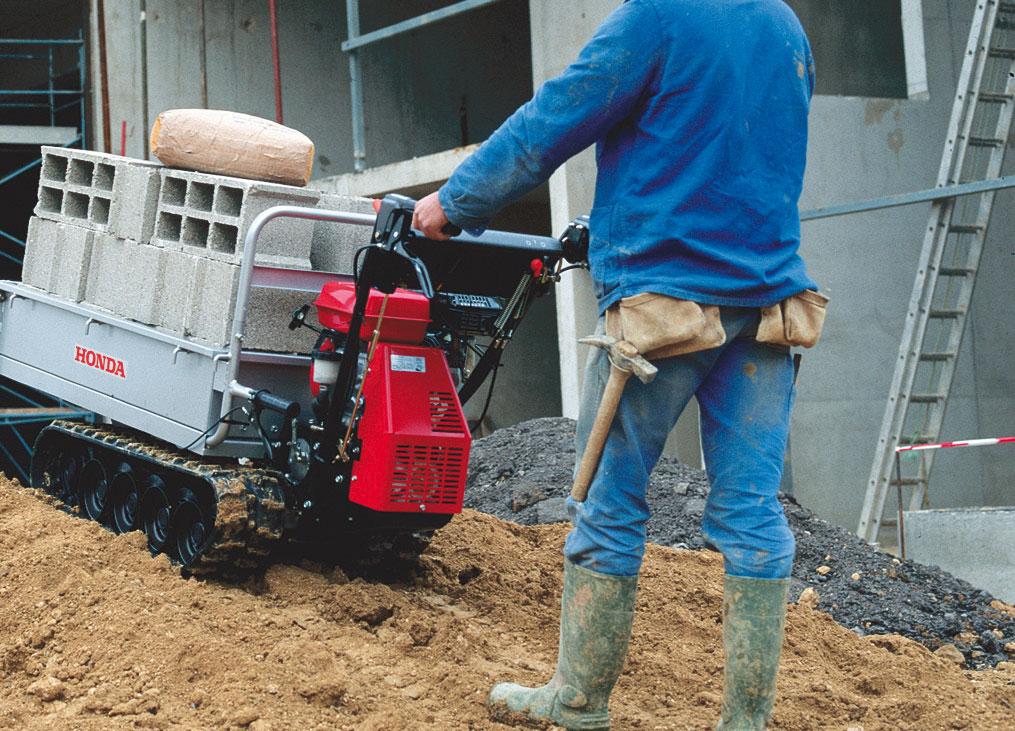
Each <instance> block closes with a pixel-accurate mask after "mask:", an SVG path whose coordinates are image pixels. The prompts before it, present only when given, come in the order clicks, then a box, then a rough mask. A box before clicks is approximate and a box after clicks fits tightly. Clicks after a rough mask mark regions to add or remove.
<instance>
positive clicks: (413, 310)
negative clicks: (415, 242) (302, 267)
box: [314, 282, 430, 343]
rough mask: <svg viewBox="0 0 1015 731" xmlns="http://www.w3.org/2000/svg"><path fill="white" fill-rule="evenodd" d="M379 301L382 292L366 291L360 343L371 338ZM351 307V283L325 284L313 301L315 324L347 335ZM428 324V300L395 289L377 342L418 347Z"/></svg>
mask: <svg viewBox="0 0 1015 731" xmlns="http://www.w3.org/2000/svg"><path fill="white" fill-rule="evenodd" d="M383 300H384V294H383V293H382V292H378V291H377V290H371V291H370V297H369V298H368V299H367V306H366V311H365V312H364V313H363V326H362V327H361V328H360V331H359V336H360V340H369V339H370V338H372V337H373V334H374V328H375V327H376V326H377V315H378V314H379V313H380V311H381V302H382V301H383ZM355 304H356V285H355V284H353V283H352V282H328V283H327V284H325V285H324V287H323V288H321V294H320V295H318V297H317V299H316V300H315V301H314V305H315V306H316V307H317V319H318V321H320V323H321V324H322V325H324V327H327V328H330V329H332V330H338V331H339V332H342V333H348V332H349V321H350V320H351V319H352V310H353V307H354V306H355ZM429 323H430V300H428V299H427V298H426V296H425V295H423V294H421V293H419V292H411V291H409V290H407V289H396V290H395V291H394V292H392V293H391V295H390V296H389V297H388V306H387V307H386V308H385V310H384V322H383V323H382V324H381V340H382V341H384V342H388V343H421V342H423V336H424V335H426V326H427V325H428V324H429Z"/></svg>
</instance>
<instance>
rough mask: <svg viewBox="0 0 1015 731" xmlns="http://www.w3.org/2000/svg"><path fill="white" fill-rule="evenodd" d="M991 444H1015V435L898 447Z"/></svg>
mask: <svg viewBox="0 0 1015 731" xmlns="http://www.w3.org/2000/svg"><path fill="white" fill-rule="evenodd" d="M991 444H1015V437H996V438H994V439H965V440H963V441H960V442H941V443H940V444H909V445H906V446H905V447H896V448H895V451H896V453H898V452H918V451H920V450H923V449H948V448H950V447H987V446H990V445H991Z"/></svg>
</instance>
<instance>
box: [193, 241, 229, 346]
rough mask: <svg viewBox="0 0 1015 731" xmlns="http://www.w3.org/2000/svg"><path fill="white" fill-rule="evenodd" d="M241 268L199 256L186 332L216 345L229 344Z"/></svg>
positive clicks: (195, 268) (195, 269)
mask: <svg viewBox="0 0 1015 731" xmlns="http://www.w3.org/2000/svg"><path fill="white" fill-rule="evenodd" d="M239 280H240V268H239V267H238V266H236V265H235V264H230V263H229V262H225V261H215V260H213V259H207V258H204V257H198V258H197V262H196V265H195V267H194V279H193V287H192V289H191V296H190V303H189V306H188V312H187V320H186V324H185V328H186V334H187V335H189V336H192V337H195V338H198V339H200V340H204V341H207V342H208V343H211V344H213V345H228V344H229V339H230V336H231V335H232V332H231V330H232V328H231V324H232V319H233V307H234V306H235V304H236V290H237V287H238V285H239Z"/></svg>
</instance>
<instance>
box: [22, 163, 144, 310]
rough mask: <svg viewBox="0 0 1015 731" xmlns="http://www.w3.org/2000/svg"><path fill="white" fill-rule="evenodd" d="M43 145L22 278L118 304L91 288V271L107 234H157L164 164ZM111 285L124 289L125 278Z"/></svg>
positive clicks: (139, 236)
mask: <svg viewBox="0 0 1015 731" xmlns="http://www.w3.org/2000/svg"><path fill="white" fill-rule="evenodd" d="M42 152H43V157H42V170H41V172H40V175H39V201H38V204H37V205H36V207H35V217H34V218H32V220H31V221H29V226H28V241H27V246H26V250H25V262H24V273H23V275H22V278H23V279H24V281H25V283H26V284H30V285H32V286H35V287H39V288H40V289H44V290H46V291H48V292H52V293H53V294H56V295H59V296H61V297H66V298H67V299H70V300H73V301H75V302H81V301H84V300H88V301H89V302H91V303H92V304H96V305H99V306H101V307H107V308H108V309H112V308H111V307H109V306H110V305H111V304H114V303H113V302H112V300H109V299H103V298H102V297H99V290H98V289H96V288H95V287H94V286H93V287H91V288H90V287H89V285H90V284H93V282H92V281H91V279H90V278H91V276H92V275H93V274H94V272H95V271H96V260H103V259H104V258H106V257H103V256H102V253H103V252H104V251H105V248H106V243H107V241H110V240H120V239H123V240H126V239H131V240H135V241H138V240H146V239H147V238H149V237H150V236H151V232H152V228H153V226H154V222H155V201H156V200H157V199H158V191H159V184H160V181H159V166H158V165H155V164H152V163H148V162H144V161H142V160H128V159H127V158H121V157H116V156H113V155H102V154H99V153H92V152H83V151H79V150H66V149H63V148H50V147H44V148H43V150H42ZM89 289H91V291H89ZM113 289H123V281H122V280H121V281H120V282H117V283H116V286H115V287H113ZM97 297H99V299H102V301H96V298H97Z"/></svg>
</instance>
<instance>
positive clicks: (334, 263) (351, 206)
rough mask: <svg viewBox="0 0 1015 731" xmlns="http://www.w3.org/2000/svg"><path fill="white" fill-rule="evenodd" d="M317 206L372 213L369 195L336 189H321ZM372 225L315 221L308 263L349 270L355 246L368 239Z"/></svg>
mask: <svg viewBox="0 0 1015 731" xmlns="http://www.w3.org/2000/svg"><path fill="white" fill-rule="evenodd" d="M317 207H318V208H324V209H327V210H331V211H348V212H351V213H368V214H371V215H373V213H374V205H373V200H371V199H370V198H360V197H357V196H350V195H339V194H337V193H323V194H322V195H321V200H320V202H319V203H318V204H317ZM370 231H371V229H370V228H368V227H366V226H354V225H352V224H348V223H330V222H327V221H315V222H314V236H313V241H312V242H311V248H310V263H311V265H312V266H313V268H314V269H315V270H317V271H322V272H337V273H339V274H352V260H353V257H354V256H355V255H356V250H357V249H359V248H360V247H361V246H366V245H367V244H369V243H370Z"/></svg>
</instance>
